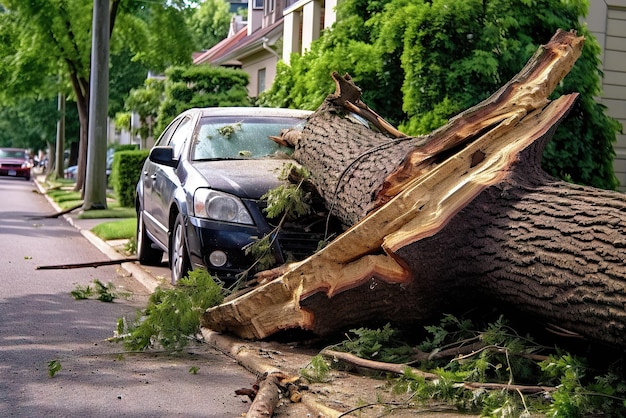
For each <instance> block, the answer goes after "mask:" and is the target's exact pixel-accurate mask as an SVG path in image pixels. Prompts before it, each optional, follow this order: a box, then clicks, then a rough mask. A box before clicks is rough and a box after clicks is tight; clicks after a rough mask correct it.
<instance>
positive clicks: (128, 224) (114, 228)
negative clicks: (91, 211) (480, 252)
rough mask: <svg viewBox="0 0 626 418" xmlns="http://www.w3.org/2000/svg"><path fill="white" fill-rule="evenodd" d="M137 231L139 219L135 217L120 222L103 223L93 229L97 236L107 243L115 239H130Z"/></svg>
mask: <svg viewBox="0 0 626 418" xmlns="http://www.w3.org/2000/svg"><path fill="white" fill-rule="evenodd" d="M136 231H137V219H136V218H135V217H132V218H127V219H122V220H119V221H110V222H102V223H100V224H98V225H96V226H94V227H93V228H92V229H91V232H93V233H94V234H95V235H97V236H99V237H100V238H102V239H103V240H105V241H108V240H113V239H130V238H131V237H134V236H135V232H136Z"/></svg>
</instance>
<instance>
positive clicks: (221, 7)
mask: <svg viewBox="0 0 626 418" xmlns="http://www.w3.org/2000/svg"><path fill="white" fill-rule="evenodd" d="M230 19H231V13H230V11H229V4H228V3H227V2H226V1H224V0H204V1H203V2H202V3H201V4H200V6H198V7H197V8H196V9H195V10H194V12H193V13H192V14H191V16H190V17H189V18H188V19H187V26H188V27H189V29H190V30H191V35H192V37H193V41H194V46H195V49H196V50H197V51H204V50H207V49H210V48H211V47H212V46H214V45H215V44H217V43H218V42H220V41H221V40H222V39H224V38H226V36H227V35H228V28H229V25H230Z"/></svg>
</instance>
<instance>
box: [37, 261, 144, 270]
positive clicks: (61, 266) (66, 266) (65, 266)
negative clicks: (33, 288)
mask: <svg viewBox="0 0 626 418" xmlns="http://www.w3.org/2000/svg"><path fill="white" fill-rule="evenodd" d="M134 261H138V260H137V258H122V259H120V260H108V261H90V262H87V263H76V264H57V265H51V266H37V267H35V269H36V270H68V269H79V268H83V267H94V268H96V267H100V266H110V265H114V264H122V263H132V262H134Z"/></svg>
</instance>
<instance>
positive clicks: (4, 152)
mask: <svg viewBox="0 0 626 418" xmlns="http://www.w3.org/2000/svg"><path fill="white" fill-rule="evenodd" d="M0 158H21V159H23V160H25V159H26V152H25V151H19V150H8V149H0Z"/></svg>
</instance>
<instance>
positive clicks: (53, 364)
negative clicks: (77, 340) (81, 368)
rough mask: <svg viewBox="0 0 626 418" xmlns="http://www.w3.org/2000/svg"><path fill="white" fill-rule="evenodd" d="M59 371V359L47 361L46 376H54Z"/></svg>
mask: <svg viewBox="0 0 626 418" xmlns="http://www.w3.org/2000/svg"><path fill="white" fill-rule="evenodd" d="M60 371H61V362H60V361H59V360H52V361H49V362H48V376H50V377H54V376H55V375H56V374H57V373H58V372H60Z"/></svg>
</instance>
